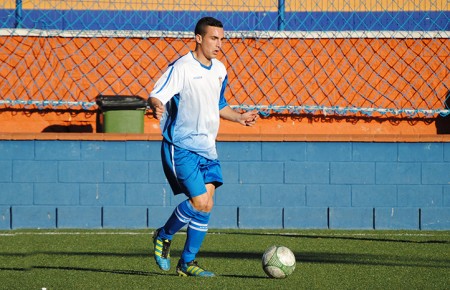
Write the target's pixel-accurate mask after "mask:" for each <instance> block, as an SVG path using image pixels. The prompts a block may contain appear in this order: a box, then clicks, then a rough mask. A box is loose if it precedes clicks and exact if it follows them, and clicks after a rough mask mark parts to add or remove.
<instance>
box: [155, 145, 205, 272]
mask: <svg viewBox="0 0 450 290" xmlns="http://www.w3.org/2000/svg"><path fill="white" fill-rule="evenodd" d="M161 150H162V154H161V156H162V161H163V168H164V172H165V175H166V178H167V180H168V181H169V184H170V186H171V188H172V191H173V192H174V194H179V193H185V194H186V195H187V196H188V197H190V198H191V195H192V196H200V195H201V194H202V193H204V192H206V191H207V190H206V187H205V184H204V177H203V175H202V172H201V171H200V166H199V164H200V163H201V160H203V159H204V158H203V157H200V156H198V155H197V154H194V153H192V152H190V151H188V150H184V149H181V148H178V147H175V146H173V145H171V144H169V143H167V142H163V145H162V149H161ZM205 203H206V204H207V203H208V201H206V202H205ZM198 213H199V211H198V210H197V209H195V208H194V206H193V205H192V203H191V202H190V201H189V200H185V201H183V202H181V203H180V204H179V205H178V206H177V207H176V208H175V210H174V211H173V213H172V215H171V216H170V217H169V219H168V220H167V222H166V223H165V225H164V226H163V227H162V228H159V229H157V230H156V231H155V234H154V238H153V242H154V257H155V260H156V263H157V264H158V266H159V267H160V268H161V269H162V270H164V271H167V270H169V269H170V244H171V241H172V237H173V235H174V234H175V233H177V232H178V231H179V230H180V229H181V228H182V227H184V226H185V225H186V224H187V223H189V222H190V221H191V219H192V218H193V217H194V216H196V215H198Z"/></svg>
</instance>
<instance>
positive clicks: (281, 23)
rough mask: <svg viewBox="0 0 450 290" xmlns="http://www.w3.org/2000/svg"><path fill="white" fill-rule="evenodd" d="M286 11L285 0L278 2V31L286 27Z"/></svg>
mask: <svg viewBox="0 0 450 290" xmlns="http://www.w3.org/2000/svg"><path fill="white" fill-rule="evenodd" d="M285 11H286V4H285V0H278V30H284V28H285V26H286V18H285V16H284V12H285Z"/></svg>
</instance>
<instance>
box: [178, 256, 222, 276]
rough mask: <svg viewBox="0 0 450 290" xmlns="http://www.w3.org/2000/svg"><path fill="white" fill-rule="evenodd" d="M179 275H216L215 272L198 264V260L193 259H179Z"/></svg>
mask: <svg viewBox="0 0 450 290" xmlns="http://www.w3.org/2000/svg"><path fill="white" fill-rule="evenodd" d="M177 273H178V276H185V277H186V276H195V277H214V276H215V275H214V273H213V272H209V271H206V270H205V269H203V268H202V267H200V266H199V265H198V264H197V261H191V262H189V263H181V260H179V261H178V265H177Z"/></svg>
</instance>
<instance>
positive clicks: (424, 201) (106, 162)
mask: <svg viewBox="0 0 450 290" xmlns="http://www.w3.org/2000/svg"><path fill="white" fill-rule="evenodd" d="M218 151H219V155H220V160H221V164H222V168H223V174H224V178H225V184H224V185H223V186H222V187H221V188H219V189H218V190H217V192H216V196H215V209H214V212H213V215H212V218H211V222H210V228H236V229H237V228H242V229H253V228H264V229H283V228H284V229H304V228H312V229H327V228H330V229H412V230H449V229H450V143H396V142H392V143H389V142H386V143H380V142H377V143H370V142H367V143H365V142H219V143H218ZM0 152H1V154H0V229H1V230H8V229H19V228H47V229H55V228H88V229H90V228H94V229H96V228H156V227H159V226H161V224H162V223H163V222H164V221H165V219H166V218H167V217H168V216H169V215H170V214H171V212H172V210H173V208H174V207H175V206H176V205H177V204H178V203H179V202H180V201H182V200H183V199H184V196H181V195H180V196H173V195H172V193H171V190H170V187H169V185H168V184H167V182H166V179H165V177H164V174H163V171H162V168H161V162H160V142H159V141H89V140H79V141H75V140H74V141H70V140H23V141H13V140H3V141H0Z"/></svg>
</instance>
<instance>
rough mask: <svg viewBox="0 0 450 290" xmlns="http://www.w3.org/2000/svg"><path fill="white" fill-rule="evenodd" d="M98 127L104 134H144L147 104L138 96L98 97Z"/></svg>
mask: <svg viewBox="0 0 450 290" xmlns="http://www.w3.org/2000/svg"><path fill="white" fill-rule="evenodd" d="M96 103H97V105H98V106H99V115H100V116H99V117H100V118H99V122H98V123H99V125H100V127H101V130H97V131H100V132H104V133H144V115H145V109H146V107H147V102H146V100H144V99H143V98H141V97H139V96H98V97H97V99H96Z"/></svg>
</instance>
